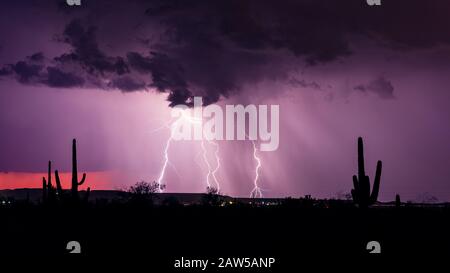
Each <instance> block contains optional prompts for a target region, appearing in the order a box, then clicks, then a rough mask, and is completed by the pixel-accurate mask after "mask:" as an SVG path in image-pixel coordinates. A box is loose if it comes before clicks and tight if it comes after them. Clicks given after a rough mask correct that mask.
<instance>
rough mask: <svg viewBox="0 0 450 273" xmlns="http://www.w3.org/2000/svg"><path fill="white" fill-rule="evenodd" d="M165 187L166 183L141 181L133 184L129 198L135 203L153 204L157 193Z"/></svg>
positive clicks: (129, 191)
mask: <svg viewBox="0 0 450 273" xmlns="http://www.w3.org/2000/svg"><path fill="white" fill-rule="evenodd" d="M164 187H165V186H164V185H160V184H159V183H157V182H155V181H153V182H152V183H148V182H145V181H140V182H137V183H136V184H134V185H133V186H131V187H130V188H129V189H128V190H127V192H128V194H129V198H130V199H129V200H130V202H132V203H133V204H139V205H152V204H153V197H154V195H155V193H157V192H158V191H159V190H162V189H164Z"/></svg>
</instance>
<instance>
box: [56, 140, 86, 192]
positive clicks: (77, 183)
mask: <svg viewBox="0 0 450 273" xmlns="http://www.w3.org/2000/svg"><path fill="white" fill-rule="evenodd" d="M77 165H78V164H77V141H76V139H74V140H73V141H72V189H71V195H72V199H73V200H74V201H78V200H79V194H78V186H81V185H82V184H83V183H84V181H85V180H86V174H85V173H83V176H82V178H81V180H80V181H78V166H77ZM55 179H56V187H57V190H58V193H59V194H62V192H63V189H62V187H61V180H60V178H59V173H58V170H56V171H55Z"/></svg>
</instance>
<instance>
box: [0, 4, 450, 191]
mask: <svg viewBox="0 0 450 273" xmlns="http://www.w3.org/2000/svg"><path fill="white" fill-rule="evenodd" d="M11 2H12V1H11ZM347 2H348V3H347ZM385 2H386V3H384V2H383V5H382V6H381V7H369V6H367V5H366V4H365V1H363V0H361V1H359V0H352V1H346V4H343V3H342V1H306V0H304V1H247V0H240V1H217V2H214V4H211V1H138V0H133V1H127V2H126V4H125V2H123V1H84V2H83V3H82V4H83V5H82V6H81V7H77V8H74V7H66V6H65V5H64V1H62V2H61V1H47V2H46V3H42V1H16V2H15V3H8V4H4V7H2V9H1V10H0V37H2V38H1V39H0V132H1V133H0V171H2V172H9V174H6V173H3V174H2V175H0V183H4V185H1V184H0V188H4V187H9V186H11V185H12V184H13V185H14V183H16V180H17V185H23V183H19V178H17V177H16V176H15V177H14V178H12V176H11V173H36V172H38V173H42V172H45V170H46V162H47V160H49V159H51V160H53V161H54V162H55V163H54V164H55V165H56V166H57V168H59V169H61V170H63V171H64V170H65V171H68V170H70V142H71V139H72V138H77V140H78V150H79V152H78V154H79V168H80V170H81V169H82V170H83V171H86V172H92V173H95V172H100V173H107V174H108V175H107V176H102V178H101V179H103V180H102V181H100V180H99V179H100V178H95V179H93V180H91V183H98V188H121V187H124V186H129V185H131V184H134V183H135V182H137V181H138V180H140V179H144V180H147V181H152V180H155V179H157V177H158V175H159V172H160V169H161V166H162V164H163V150H164V145H165V143H166V140H167V137H168V135H169V131H168V130H159V131H154V130H155V129H157V128H159V127H160V126H162V125H164V124H165V123H166V122H167V121H168V120H169V119H170V107H169V105H173V104H177V103H187V102H188V101H189V98H191V97H192V96H193V95H201V96H203V97H204V100H206V102H207V103H218V104H219V105H224V104H237V103H242V104H279V105H280V146H279V149H278V150H277V151H275V152H261V153H260V157H261V160H262V168H261V174H260V181H259V182H260V185H261V187H262V188H263V189H264V192H263V193H264V195H265V196H300V195H305V194H312V195H313V196H316V197H333V196H336V195H337V194H338V193H340V192H341V193H347V192H349V191H350V189H351V187H352V181H351V176H352V175H353V174H355V173H356V171H357V170H356V167H357V163H356V156H357V154H356V140H357V137H358V136H363V137H364V142H365V150H366V166H367V167H366V168H367V171H368V174H369V176H370V177H371V179H372V178H373V176H374V171H375V170H374V169H375V165H376V160H382V161H383V173H382V180H381V189H380V199H381V200H393V199H394V197H395V194H396V193H399V194H400V195H401V196H402V199H403V200H416V199H417V198H418V196H420V195H422V194H424V193H429V194H430V195H433V196H436V197H438V198H439V199H440V200H450V181H449V178H450V144H449V142H448V141H449V139H450V124H449V122H448V121H449V118H450V107H449V106H450V92H449V90H448V86H449V82H450V77H449V75H450V48H449V44H450V28H449V27H448V26H449V25H450V4H449V3H448V2H446V1H395V3H390V2H394V1H390V2H387V1H385ZM338 4H339V5H338ZM406 6H408V9H405V8H404V7H406ZM219 144H220V156H221V159H222V164H221V168H220V169H219V171H218V178H219V180H220V181H221V185H222V191H223V192H224V193H225V194H229V195H234V196H248V194H249V192H250V190H251V188H252V180H253V176H254V168H255V161H254V160H253V157H252V145H251V142H236V141H232V142H225V141H223V142H219ZM200 152H201V149H200V143H199V142H187V141H185V142H176V143H174V144H173V145H172V146H171V149H170V154H171V156H172V157H171V163H172V166H169V167H168V170H167V173H166V179H165V183H166V185H167V190H168V191H182V192H203V191H204V189H205V186H206V184H205V172H206V169H205V168H206V166H205V165H204V162H203V161H202V158H201V155H200V156H199V153H200ZM8 175H10V176H8ZM105 177H107V178H105ZM8 179H16V180H14V182H13V183H11V182H10V181H9V182H8V181H7V180H8ZM27 179H30V178H27ZM104 180H107V181H104ZM27 183H28V184H27V185H30V186H38V185H40V181H39V180H36V181H27ZM87 183H89V174H88V181H87ZM6 185H8V186H6ZM91 186H93V187H94V188H95V186H96V185H91Z"/></svg>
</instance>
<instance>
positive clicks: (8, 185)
mask: <svg viewBox="0 0 450 273" xmlns="http://www.w3.org/2000/svg"><path fill="white" fill-rule="evenodd" d="M111 175H112V172H109V171H105V172H89V173H86V176H87V177H86V182H85V183H84V184H83V185H82V186H80V189H81V190H84V189H86V188H87V187H90V188H91V189H92V190H94V189H95V190H110V189H112V188H111ZM59 176H60V178H61V183H62V187H63V188H64V189H70V183H71V179H72V173H71V172H63V173H59ZM42 177H45V178H46V179H47V173H28V172H3V173H0V190H4V189H20V188H41V187H42ZM52 184H53V185H55V178H54V175H53V176H52Z"/></svg>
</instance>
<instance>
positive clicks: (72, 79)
mask: <svg viewBox="0 0 450 273" xmlns="http://www.w3.org/2000/svg"><path fill="white" fill-rule="evenodd" d="M42 83H43V84H46V85H48V86H50V87H62V88H64V87H65V88H70V87H76V86H82V85H83V84H84V79H83V78H81V77H79V76H77V75H75V74H73V73H69V72H64V71H61V70H60V69H58V68H56V67H47V77H46V79H44V80H42Z"/></svg>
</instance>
